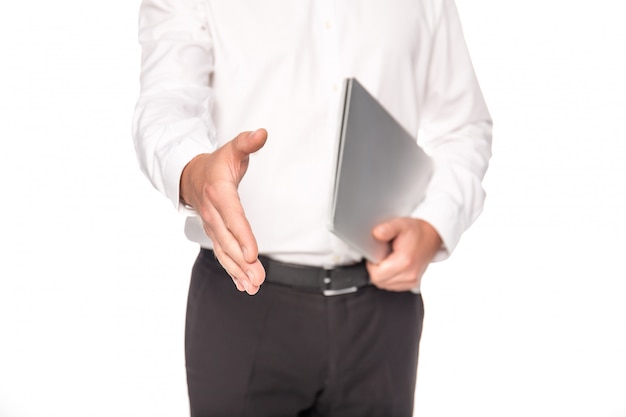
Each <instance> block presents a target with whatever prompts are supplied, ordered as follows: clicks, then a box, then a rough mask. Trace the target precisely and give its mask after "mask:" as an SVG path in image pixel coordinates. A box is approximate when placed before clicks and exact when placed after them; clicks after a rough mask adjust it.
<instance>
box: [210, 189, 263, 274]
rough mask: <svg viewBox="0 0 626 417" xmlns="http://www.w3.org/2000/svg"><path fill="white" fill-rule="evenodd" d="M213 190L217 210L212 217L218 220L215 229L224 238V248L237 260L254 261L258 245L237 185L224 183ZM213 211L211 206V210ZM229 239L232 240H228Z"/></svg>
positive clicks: (211, 192) (211, 197)
mask: <svg viewBox="0 0 626 417" xmlns="http://www.w3.org/2000/svg"><path fill="white" fill-rule="evenodd" d="M212 190H213V191H210V194H211V195H209V198H210V199H211V201H213V202H214V203H213V207H212V208H213V209H214V210H215V214H214V219H212V220H214V221H215V222H216V225H215V226H216V227H215V228H214V229H215V230H214V231H215V232H216V234H217V235H218V236H217V237H218V239H220V240H223V242H221V243H222V245H223V246H224V250H226V252H228V254H229V255H230V256H231V257H233V258H234V259H235V260H237V261H245V262H247V263H252V262H254V261H255V260H256V259H257V257H258V246H257V242H256V239H255V237H254V234H253V233H252V228H251V227H250V223H249V222H248V219H247V218H246V215H245V213H244V210H243V206H242V205H241V201H240V200H239V194H238V192H237V189H236V187H235V186H233V185H232V184H223V185H221V186H216V187H214V188H213V189H212ZM211 211H212V210H211V208H209V212H211ZM210 223H211V224H212V223H213V221H211V222H210ZM227 239H232V240H231V241H229V242H227V241H226V240H227ZM234 243H236V245H237V246H235V245H234ZM239 253H241V256H240V255H239Z"/></svg>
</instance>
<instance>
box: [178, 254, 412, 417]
mask: <svg viewBox="0 0 626 417" xmlns="http://www.w3.org/2000/svg"><path fill="white" fill-rule="evenodd" d="M423 314H424V308H423V304H422V298H421V296H420V295H416V294H413V293H410V292H402V293H394V292H388V291H382V290H379V289H377V288H375V287H373V286H368V287H365V288H362V289H360V290H359V291H357V292H355V293H351V294H346V295H338V296H332V297H326V296H324V295H322V294H314V293H310V292H303V291H300V290H296V289H293V288H289V287H285V286H281V285H277V284H272V283H270V282H266V283H264V284H263V286H262V287H261V290H260V291H259V293H257V294H256V295H254V296H249V295H247V294H246V293H240V292H239V291H237V289H236V288H235V286H234V285H233V283H232V280H231V279H230V277H229V276H228V275H227V274H226V272H225V271H224V270H223V269H222V267H221V266H220V265H219V263H218V262H217V261H216V260H215V259H214V257H213V255H212V254H211V252H208V251H201V253H200V255H199V256H198V258H197V260H196V263H195V264H194V268H193V272H192V276H191V285H190V290H189V299H188V305H187V324H186V334H185V353H186V363H187V383H188V390H189V400H190V408H191V415H192V416H193V417H221V416H228V417H231V416H232V417H234V416H254V417H264V416H268V417H269V416H271V417H281V416H285V417H296V416H327V417H334V416H337V417H351V416H354V417H357V416H358V417H367V416H377V417H396V416H398V417H399V416H411V415H412V414H413V398H414V391H415V378H416V370H417V358H418V348H419V339H420V335H421V330H422V320H423Z"/></svg>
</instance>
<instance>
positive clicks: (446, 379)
mask: <svg viewBox="0 0 626 417" xmlns="http://www.w3.org/2000/svg"><path fill="white" fill-rule="evenodd" d="M458 6H459V10H460V13H461V17H462V20H463V22H464V27H465V33H466V38H467V42H468V45H469V48H470V51H471V53H472V56H473V59H474V64H475V67H476V71H477V73H478V76H479V79H480V81H481V85H482V87H483V91H484V94H485V97H486V99H487V102H488V104H489V107H490V110H491V112H492V115H493V118H494V120H495V132H494V133H495V141H494V157H493V160H492V165H491V168H490V171H489V173H488V175H487V178H486V179H485V187H486V189H487V191H488V201H487V204H486V207H485V211H484V213H483V215H482V217H481V218H480V219H479V220H478V222H477V223H476V224H475V225H474V226H473V227H472V229H470V230H469V231H468V232H467V234H466V235H465V236H464V238H463V239H462V241H461V244H460V246H459V247H458V250H457V251H456V252H455V253H454V255H453V256H452V258H451V259H449V260H448V261H446V262H444V263H440V264H436V265H433V266H432V267H431V269H430V270H429V272H428V273H427V276H426V278H425V281H424V283H423V293H424V298H425V303H426V309H427V312H426V319H425V328H424V333H423V339H422V345H421V347H422V351H421V357H420V366H419V376H418V389H417V393H416V399H417V402H416V411H417V413H416V415H418V416H420V417H435V416H445V417H450V416H480V417H491V416H493V417H502V416H507V417H510V416H511V417H512V416H524V417H527V416H533V417H554V416H567V417H583V416H584V417H587V416H593V417H624V416H626V301H625V300H626V283H625V280H626V266H625V263H624V258H625V257H626V244H625V243H624V235H625V234H626V221H625V220H624V213H625V212H626V168H624V158H625V156H626V25H624V23H623V12H621V11H620V10H621V8H619V7H618V6H619V2H618V1H616V0H598V1H595V2H583V1H577V0H530V1H525V2H513V1H506V0H473V1H470V0H458ZM137 9H138V1H137V0H134V1H130V0H109V1H100V2H88V1H78V0H61V1H56V2H51V1H44V0H34V1H30V2H17V1H15V2H8V3H7V4H5V5H3V8H2V12H1V13H0V57H1V58H0V62H1V63H0V121H1V125H0V195H1V200H0V202H1V204H0V244H1V247H0V417H42V416H46V417H92V416H93V417H100V416H102V417H104V416H107V417H109V416H116V417H117V416H119V417H126V416H129V417H130V416H152V417H155V416H184V415H186V414H187V413H188V406H187V397H186V386H185V374H184V357H183V326H184V310H185V302H186V292H187V284H188V277H189V270H190V266H191V262H192V260H193V258H194V257H195V254H196V247H195V246H194V245H193V244H190V243H189V242H187V241H186V240H185V238H184V237H183V234H182V222H183V219H182V218H181V217H179V216H178V215H177V214H176V213H175V211H174V210H173V208H172V207H171V206H170V204H169V202H168V201H167V200H166V199H165V198H164V197H162V196H160V195H159V194H158V193H157V192H156V191H154V190H153V189H152V188H151V186H150V185H149V184H148V182H147V180H145V179H144V178H143V177H142V175H141V174H140V172H139V169H138V167H137V164H136V161H135V156H134V150H133V147H132V143H131V138H130V121H131V117H132V112H133V106H134V102H135V99H136V97H137V92H138V72H139V52H140V51H139V47H138V44H137V41H136V20H137Z"/></svg>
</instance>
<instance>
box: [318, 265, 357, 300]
mask: <svg viewBox="0 0 626 417" xmlns="http://www.w3.org/2000/svg"><path fill="white" fill-rule="evenodd" d="M326 273H327V274H328V271H327V272H326ZM323 282H324V289H323V290H322V294H324V295H325V296H326V297H334V296H335V295H344V294H350V293H353V292H357V291H358V289H359V287H356V286H354V287H348V288H342V289H340V290H331V289H330V284H331V283H332V279H331V278H330V277H329V276H326V278H324V281H323Z"/></svg>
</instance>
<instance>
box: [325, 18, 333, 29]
mask: <svg viewBox="0 0 626 417" xmlns="http://www.w3.org/2000/svg"><path fill="white" fill-rule="evenodd" d="M324 27H325V28H326V30H330V29H331V28H332V27H333V25H332V24H331V23H330V20H327V21H325V22H324Z"/></svg>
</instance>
